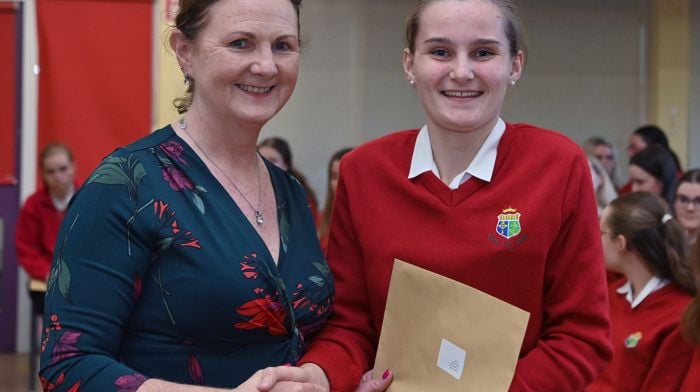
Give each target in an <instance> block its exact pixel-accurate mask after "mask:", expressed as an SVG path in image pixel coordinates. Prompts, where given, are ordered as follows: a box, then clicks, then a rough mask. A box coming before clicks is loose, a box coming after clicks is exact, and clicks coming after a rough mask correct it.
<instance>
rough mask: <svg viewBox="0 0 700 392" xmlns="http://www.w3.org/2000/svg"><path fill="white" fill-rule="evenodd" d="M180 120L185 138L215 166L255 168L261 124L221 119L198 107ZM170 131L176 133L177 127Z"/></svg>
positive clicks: (175, 125) (176, 125)
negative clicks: (200, 149) (185, 131)
mask: <svg viewBox="0 0 700 392" xmlns="http://www.w3.org/2000/svg"><path fill="white" fill-rule="evenodd" d="M183 118H184V119H185V124H186V126H187V134H188V136H189V137H191V138H192V139H193V141H194V142H195V143H196V144H197V145H198V146H199V147H200V148H202V149H204V150H205V151H206V154H207V155H208V156H209V157H210V158H211V159H214V160H216V162H217V163H218V164H220V165H222V166H225V167H231V166H235V167H241V168H250V167H256V159H257V141H258V136H259V135H260V131H261V129H262V126H261V125H259V124H257V125H256V124H244V123H240V122H235V121H229V120H227V119H221V118H219V117H217V116H215V115H213V114H212V113H211V112H210V111H208V110H206V109H201V108H200V107H198V106H193V107H192V108H191V109H190V110H189V111H188V112H187V113H186V114H185V115H184V116H183ZM173 128H174V129H176V130H177V132H178V133H180V127H179V124H174V125H173Z"/></svg>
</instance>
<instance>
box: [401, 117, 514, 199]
mask: <svg viewBox="0 0 700 392" xmlns="http://www.w3.org/2000/svg"><path fill="white" fill-rule="evenodd" d="M505 130H506V124H505V122H504V121H503V120H502V119H500V118H499V119H498V121H497V122H496V125H494V127H493V129H492V130H491V132H489V135H488V136H487V137H486V140H484V143H483V144H482V145H481V147H479V151H477V153H476V155H475V156H474V159H473V160H472V161H471V163H470V164H469V167H467V169H466V170H464V171H463V172H461V173H459V174H457V175H456V176H455V178H453V179H452V181H450V184H449V187H450V189H457V188H459V186H460V185H461V184H463V183H464V182H466V181H467V180H468V179H469V178H471V177H472V176H473V177H476V178H478V179H480V180H483V181H486V182H490V181H491V177H492V176H493V169H494V167H495V166H496V153H497V152H498V142H499V141H500V140H501V137H502V136H503V133H504V132H505ZM428 171H432V172H433V173H434V174H435V176H436V177H438V178H439V177H440V173H439V171H438V168H437V165H436V164H435V159H434V158H433V148H432V145H431V143H430V134H429V133H428V126H427V125H424V126H423V128H421V129H420V131H419V132H418V136H417V137H416V144H415V147H414V148H413V157H412V158H411V168H410V170H409V172H408V178H409V179H411V178H415V177H417V176H418V175H420V174H423V173H425V172H428Z"/></svg>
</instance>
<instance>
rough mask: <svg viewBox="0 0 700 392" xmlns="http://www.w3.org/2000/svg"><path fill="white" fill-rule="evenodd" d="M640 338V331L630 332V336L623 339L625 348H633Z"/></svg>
mask: <svg viewBox="0 0 700 392" xmlns="http://www.w3.org/2000/svg"><path fill="white" fill-rule="evenodd" d="M640 340H642V333H641V332H635V333H633V334H631V335H630V336H628V337H627V339H625V347H627V348H635V347H637V345H638V344H639V341H640Z"/></svg>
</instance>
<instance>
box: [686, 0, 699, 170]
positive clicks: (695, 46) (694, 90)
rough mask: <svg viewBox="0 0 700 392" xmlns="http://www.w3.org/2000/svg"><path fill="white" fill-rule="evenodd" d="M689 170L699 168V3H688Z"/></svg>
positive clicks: (695, 0)
mask: <svg viewBox="0 0 700 392" xmlns="http://www.w3.org/2000/svg"><path fill="white" fill-rule="evenodd" d="M690 18H691V19H690V72H691V77H690V83H691V84H690V105H689V106H690V110H689V112H690V121H689V129H690V135H689V138H688V140H689V141H690V143H689V151H688V157H689V159H690V164H689V166H688V167H689V168H700V2H699V1H697V0H694V1H691V2H690Z"/></svg>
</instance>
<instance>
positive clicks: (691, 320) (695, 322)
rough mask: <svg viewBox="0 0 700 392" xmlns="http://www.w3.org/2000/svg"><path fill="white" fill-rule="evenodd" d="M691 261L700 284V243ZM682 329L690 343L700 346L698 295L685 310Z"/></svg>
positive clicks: (692, 254)
mask: <svg viewBox="0 0 700 392" xmlns="http://www.w3.org/2000/svg"><path fill="white" fill-rule="evenodd" d="M689 259H690V262H691V267H692V270H693V272H694V273H695V279H696V280H695V282H696V284H700V241H695V246H693V249H692V250H691V252H690V257H689ZM681 328H682V329H683V333H684V334H685V336H687V337H688V339H690V341H692V342H693V343H695V344H698V345H700V295H698V294H696V295H695V298H693V301H692V302H691V303H690V305H688V307H687V308H686V309H685V313H683V318H682V319H681Z"/></svg>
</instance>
